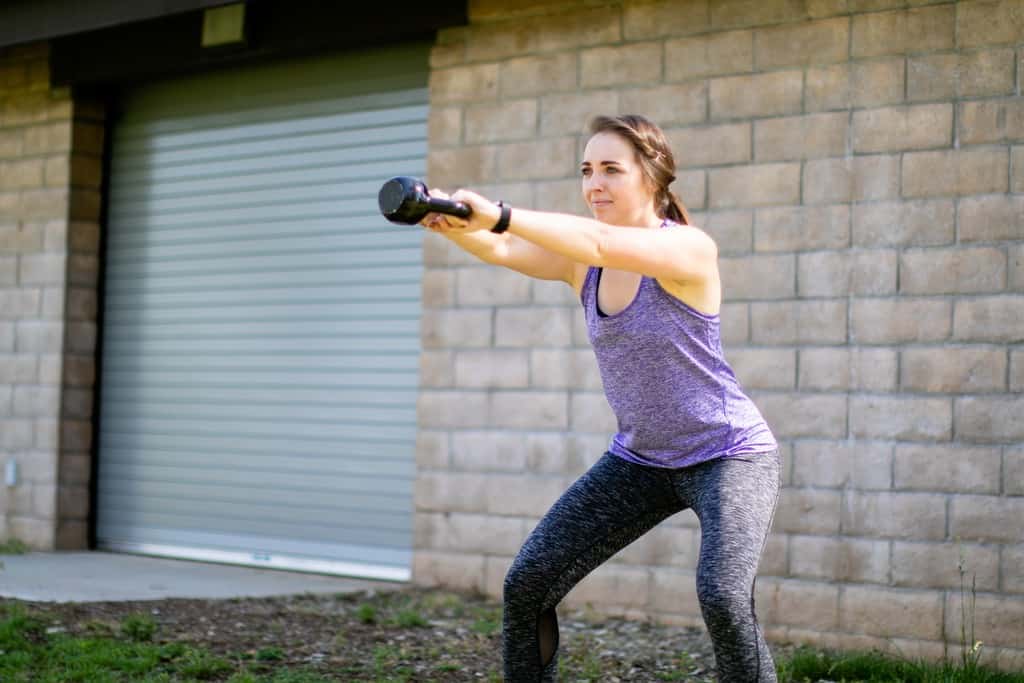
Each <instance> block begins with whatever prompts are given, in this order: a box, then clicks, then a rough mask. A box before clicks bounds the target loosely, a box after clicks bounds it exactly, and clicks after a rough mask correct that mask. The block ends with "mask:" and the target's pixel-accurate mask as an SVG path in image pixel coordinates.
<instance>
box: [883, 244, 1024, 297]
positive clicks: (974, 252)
mask: <svg viewBox="0 0 1024 683" xmlns="http://www.w3.org/2000/svg"><path fill="white" fill-rule="evenodd" d="M1006 272H1007V258H1006V252H1005V251H1003V250H1002V249H996V248H993V247H966V248H965V247H957V248H939V249H913V250H907V251H904V252H903V253H902V254H901V255H900V291H901V292H903V293H906V294H980V293H985V292H999V291H1002V290H1003V289H1004V288H1005V286H1006V277H1007V276H1006Z"/></svg>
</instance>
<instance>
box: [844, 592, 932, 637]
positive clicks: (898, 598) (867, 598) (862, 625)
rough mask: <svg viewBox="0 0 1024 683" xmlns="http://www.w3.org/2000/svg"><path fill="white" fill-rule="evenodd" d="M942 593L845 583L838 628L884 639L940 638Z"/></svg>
mask: <svg viewBox="0 0 1024 683" xmlns="http://www.w3.org/2000/svg"><path fill="white" fill-rule="evenodd" d="M942 600H943V598H942V593H941V592H939V591H934V590H930V591H917V590H907V589H902V590H901V589H895V588H882V587H868V586H863V587H862V586H845V587H844V588H843V590H842V593H841V594H840V596H839V615H840V617H839V627H840V628H841V629H842V630H843V631H847V632H851V633H865V634H868V635H873V636H880V637H883V638H892V637H900V636H902V637H907V638H923V639H928V640H939V639H941V637H942V614H943V612H942V608H943V607H942Z"/></svg>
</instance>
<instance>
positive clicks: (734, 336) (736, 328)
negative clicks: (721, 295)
mask: <svg viewBox="0 0 1024 683" xmlns="http://www.w3.org/2000/svg"><path fill="white" fill-rule="evenodd" d="M719 320H720V321H721V329H720V334H721V337H722V344H725V345H726V346H731V345H733V344H744V343H746V342H747V341H748V340H749V339H750V305H749V304H746V303H734V304H730V303H724V304H722V310H721V312H720V315H719Z"/></svg>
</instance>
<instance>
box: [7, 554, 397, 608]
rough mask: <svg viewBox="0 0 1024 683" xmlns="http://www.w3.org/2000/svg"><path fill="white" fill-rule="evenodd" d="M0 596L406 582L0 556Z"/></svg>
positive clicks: (67, 597) (91, 596)
mask: <svg viewBox="0 0 1024 683" xmlns="http://www.w3.org/2000/svg"><path fill="white" fill-rule="evenodd" d="M0 562H3V564H4V567H3V568H2V569H0V597H5V598H18V599H20V600H31V601H40V602H42V601H45V602H96V601H109V600H160V599H163V598H235V597H265V596H271V595H294V594H301V593H307V592H309V593H352V592H356V591H360V590H365V589H375V590H378V591H380V590H395V589H397V588H401V587H403V586H405V585H407V584H404V583H397V582H393V581H369V580H364V579H351V578H345V577H339V576H327V575H322V574H308V573H304V572H292V571H280V570H274V569H259V568H254V567H240V566H235V565H226V564H212V563H207V562H192V561H189V560H174V559H166V558H158V557H143V556H141V555H127V554H123V553H110V552H103V551H83V552H53V553H27V554H25V555H0Z"/></svg>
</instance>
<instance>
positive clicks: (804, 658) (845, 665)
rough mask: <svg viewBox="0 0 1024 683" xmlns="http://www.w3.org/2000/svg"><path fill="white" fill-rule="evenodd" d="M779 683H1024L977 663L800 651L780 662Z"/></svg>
mask: <svg viewBox="0 0 1024 683" xmlns="http://www.w3.org/2000/svg"><path fill="white" fill-rule="evenodd" d="M777 668H778V671H779V683H803V682H805V681H819V680H828V681H835V682H836V683H854V682H855V681H856V682H858V683H859V682H865V683H876V682H877V683H891V682H894V681H899V682H900V683H1024V674H1022V673H1002V672H997V671H993V670H990V669H987V668H985V667H982V666H980V665H978V664H973V665H971V666H966V667H965V666H963V665H957V664H955V663H953V662H946V663H940V664H934V663H927V662H922V661H911V660H908V659H901V658H898V657H890V656H887V655H883V654H880V653H877V652H846V653H827V652H820V651H817V650H812V649H809V648H801V649H799V650H797V651H796V652H794V653H793V655H792V656H791V657H789V658H787V659H786V660H784V661H782V662H779V664H778V667H777Z"/></svg>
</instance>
